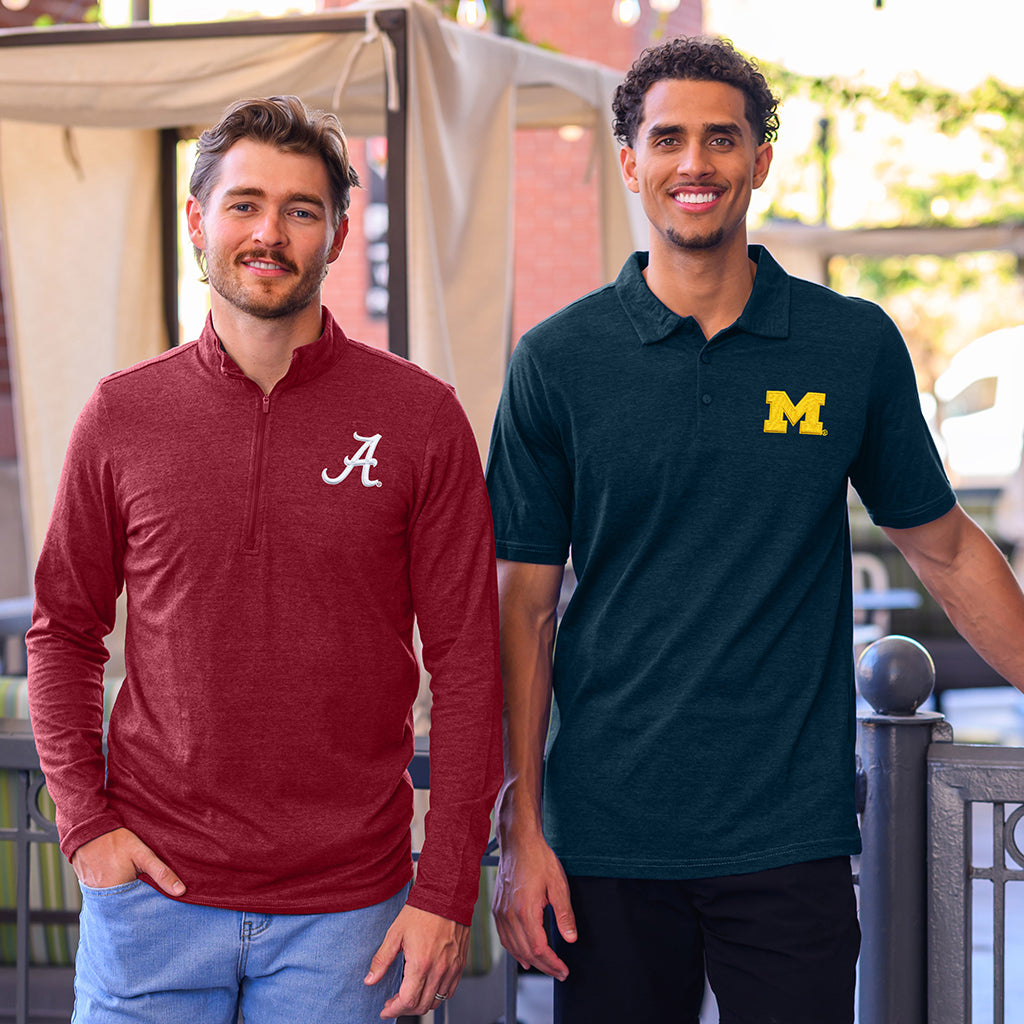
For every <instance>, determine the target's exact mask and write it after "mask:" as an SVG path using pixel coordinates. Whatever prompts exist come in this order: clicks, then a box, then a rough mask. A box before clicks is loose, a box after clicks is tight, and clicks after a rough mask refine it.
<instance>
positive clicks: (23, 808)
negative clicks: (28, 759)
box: [14, 769, 31, 1024]
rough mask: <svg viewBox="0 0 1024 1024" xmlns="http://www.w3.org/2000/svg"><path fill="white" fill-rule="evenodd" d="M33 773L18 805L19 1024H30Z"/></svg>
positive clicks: (22, 776)
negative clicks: (30, 871)
mask: <svg viewBox="0 0 1024 1024" xmlns="http://www.w3.org/2000/svg"><path fill="white" fill-rule="evenodd" d="M29 776H30V772H29V771H28V770H27V769H21V770H19V771H18V773H17V779H18V782H17V790H18V798H17V802H16V804H15V808H16V814H17V818H16V821H17V838H16V839H15V857H16V859H17V871H16V875H15V879H16V881H15V886H16V895H15V904H16V907H17V923H16V924H15V927H14V935H15V939H14V949H15V955H14V962H15V964H16V968H15V970H16V974H17V983H16V989H15V999H14V1022H15V1024H28V959H29V941H28V940H29V924H28V915H29V870H30V865H29V838H28V835H29V827H30V825H31V816H30V814H29V810H28V791H29Z"/></svg>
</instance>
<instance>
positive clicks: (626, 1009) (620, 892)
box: [554, 857, 860, 1024]
mask: <svg viewBox="0 0 1024 1024" xmlns="http://www.w3.org/2000/svg"><path fill="white" fill-rule="evenodd" d="M569 889H570V893H571V896H572V905H573V910H574V912H575V914H576V924H577V929H578V933H579V938H578V940H577V941H576V942H575V943H568V942H565V941H563V940H562V939H561V937H560V936H558V935H557V934H556V935H555V936H554V940H555V949H556V951H557V952H558V955H559V956H560V957H562V959H563V960H564V961H565V962H566V964H567V965H568V967H569V977H568V978H567V979H566V981H564V982H555V1024H639V1022H648V1021H650V1022H658V1024H697V1021H698V1018H699V1015H700V1005H701V999H702V996H703V992H704V973H705V970H706V971H707V976H708V979H709V981H710V982H711V988H712V990H713V991H714V993H715V998H716V999H717V1000H718V1007H719V1013H720V1015H721V1022H722V1024H770V1022H771V1024H775V1022H777V1024H852V1022H853V994H854V984H855V969H856V963H857V954H858V952H859V950H860V926H859V924H858V922H857V905H856V899H855V897H854V892H853V880H852V876H851V872H850V861H849V858H847V857H835V858H831V859H829V860H819V861H811V862H809V863H805V864H794V865H791V866H788V867H783V868H773V869H771V870H769V871H759V872H756V873H753V874H749V875H729V876H726V877H723V878H704V879H690V880H685V881H678V880H651V879H622V878H591V877H587V876H582V875H576V876H573V877H570V879H569Z"/></svg>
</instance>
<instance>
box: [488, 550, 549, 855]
mask: <svg viewBox="0 0 1024 1024" xmlns="http://www.w3.org/2000/svg"><path fill="white" fill-rule="evenodd" d="M561 579H562V568H561V567H560V566H528V565H523V564H520V563H499V566H498V594H499V603H500V607H501V674H502V682H503V686H504V702H503V710H502V725H503V748H504V756H505V780H504V783H503V785H502V788H501V792H500V795H499V797H498V829H499V837H500V838H501V839H502V842H503V844H504V841H505V839H506V838H507V837H508V834H509V832H510V830H512V829H513V828H514V829H515V831H516V832H518V833H520V834H524V835H525V834H537V835H539V834H540V831H541V783H542V775H543V760H544V745H545V743H546V740H547V733H548V724H549V719H550V712H551V690H552V660H551V659H552V652H553V649H554V639H555V622H556V613H557V605H558V593H559V590H560V586H561Z"/></svg>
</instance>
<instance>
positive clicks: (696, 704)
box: [488, 39, 1024, 1024]
mask: <svg viewBox="0 0 1024 1024" xmlns="http://www.w3.org/2000/svg"><path fill="white" fill-rule="evenodd" d="M775 107H776V101H775V99H774V97H773V96H772V94H771V92H770V90H769V88H768V85H767V83H766V82H765V80H764V78H763V77H762V76H761V74H760V73H759V72H758V71H757V70H756V68H755V67H754V66H753V65H752V64H750V63H749V62H747V61H746V60H744V59H743V58H742V57H740V56H739V55H738V54H737V53H736V52H735V51H734V50H733V49H732V48H731V46H729V45H728V44H725V43H722V42H720V41H718V40H707V39H701V40H688V39H676V40H672V41H670V42H668V43H666V44H664V45H662V46H660V47H658V48H656V49H654V50H650V51H647V52H646V53H645V54H644V55H642V56H641V57H640V59H639V60H638V61H637V63H636V64H635V65H634V66H633V68H632V70H631V71H630V73H629V75H628V76H627V78H626V80H625V82H624V83H623V85H622V86H620V88H619V90H618V93H617V94H616V99H615V104H614V111H615V118H616V120H615V131H616V135H617V136H618V138H619V140H620V141H621V142H622V144H623V148H622V173H623V176H624V179H625V182H626V184H627V186H628V187H629V188H630V189H631V190H632V191H634V192H636V193H638V194H639V196H640V200H641V202H642V204H643V208H644V211H645V213H646V215H647V218H648V220H649V224H650V252H649V253H634V254H633V256H631V257H630V258H629V260H627V262H626V265H625V266H624V267H623V269H622V272H621V273H620V274H619V277H618V279H617V280H616V281H615V282H614V283H613V284H611V285H608V286H607V287H605V288H602V289H599V290H598V291H596V292H594V293H592V294H590V295H588V296H586V297H584V298H583V299H581V300H579V301H578V302H576V303H573V304H572V305H570V306H569V307H567V308H566V309H564V310H562V311H561V312H559V313H557V314H556V315H555V316H553V317H551V318H550V319H548V320H546V321H545V322H544V323H542V324H540V325H539V326H538V327H536V328H534V329H533V330H532V331H530V332H528V333H527V334H526V336H525V337H524V338H523V339H522V341H521V342H520V344H519V345H518V347H517V348H516V351H515V353H514V355H513V358H512V362H511V365H510V368H509V374H508V379H507V382H506V386H505V390H504V393H503V396H502V400H501V404H500V407H499V410H498V415H497V419H496V422H495V428H494V434H493V437H492V442H491V453H490V458H489V464H488V484H489V488H490V494H491V501H492V506H493V512H494V522H495V533H496V538H497V553H498V557H499V560H500V561H499V578H500V585H501V596H502V647H503V649H502V668H503V674H504V679H505V691H506V781H505V786H504V788H503V790H502V794H501V797H500V798H499V829H500V836H501V848H502V866H501V869H500V873H499V881H498V889H497V893H496V899H495V912H496V916H497V919H498V927H499V932H500V934H501V936H502V941H503V942H504V943H505V945H506V947H507V948H508V949H509V950H510V951H511V952H512V953H513V955H514V956H516V957H517V958H518V959H519V960H520V962H522V963H523V964H529V965H533V966H536V967H538V968H540V969H541V970H542V971H545V972H546V973H548V974H551V975H553V976H554V977H556V978H557V979H558V980H559V984H557V985H556V995H555V1006H556V1022H558V1024H602V1022H605V1021H607V1022H613V1021H614V1022H621V1021H633V1020H665V1021H686V1022H689V1021H696V1020H697V1016H698V1012H699V1006H700V1001H701V995H702V989H703V979H704V971H705V961H706V967H707V973H708V976H709V978H710V980H711V984H712V987H713V988H714V989H715V992H716V995H717V997H718V1002H719V1007H720V1010H721V1013H722V1020H723V1021H729V1022H744V1024H747V1022H754V1021H758V1022H760V1021H764V1022H767V1021H784V1022H786V1024H800V1022H807V1024H829V1022H833V1021H834V1022H836V1024H840V1022H842V1024H847V1022H850V1021H852V1020H853V991H854V968H855V963H856V958H857V952H858V947H859V938H860V935H859V929H858V926H857V919H856V906H855V900H854V895H853V887H852V881H851V873H850V862H849V857H850V855H851V854H854V853H857V852H858V851H859V848H860V840H859V835H858V830H857V821H856V811H855V805H854V735H855V695H854V687H853V639H852V621H853V615H852V608H851V566H850V533H849V525H848V519H847V504H846V503H847V491H848V485H849V484H850V483H851V482H852V484H853V485H854V487H855V488H856V489H857V491H858V493H859V494H860V496H861V498H862V500H863V501H864V504H865V505H866V507H867V508H868V511H869V512H870V514H871V516H872V518H873V520H874V522H876V523H877V524H878V525H879V526H881V527H883V528H884V529H885V531H886V533H887V534H888V535H889V536H890V537H891V538H892V539H893V541H894V542H895V543H896V544H897V546H898V547H899V548H900V550H901V551H902V552H903V553H904V555H905V556H906V557H907V558H908V560H909V562H910V564H911V565H912V566H913V567H914V569H915V571H916V572H917V573H918V575H919V576H920V577H921V578H922V580H923V581H924V582H925V584H926V586H927V587H928V588H929V590H930V591H931V592H932V593H933V594H935V596H936V597H937V598H938V599H939V601H940V602H941V603H942V604H943V606H944V607H945V608H946V610H947V612H948V613H949V615H950V617H951V619H952V620H953V622H954V623H955V624H956V626H957V627H958V628H959V629H960V630H961V631H962V632H963V633H964V635H965V636H966V637H967V638H968V639H969V640H970V641H971V643H972V644H974V645H975V647H976V648H977V649H978V651H979V652H980V653H981V654H982V655H983V656H985V657H986V658H987V659H988V660H989V661H990V662H991V663H992V664H993V665H994V666H995V667H996V668H997V669H998V670H999V671H1000V672H1001V673H1002V674H1003V675H1004V676H1005V677H1006V678H1008V679H1010V680H1012V681H1014V682H1015V683H1016V684H1017V685H1018V686H1021V687H1022V688H1024V639H1022V638H1024V597H1022V595H1021V592H1020V589H1019V587H1018V586H1017V584H1016V582H1015V580H1014V578H1013V576H1012V574H1011V573H1010V572H1009V569H1008V567H1007V565H1006V562H1005V559H1003V557H1002V555H1000V554H999V552H998V550H997V549H996V548H995V547H994V546H993V545H992V544H991V543H990V542H989V541H988V539H987V538H986V537H985V535H984V534H983V533H982V532H981V531H980V530H979V529H978V528H977V526H975V524H974V523H973V522H971V520H970V519H968V518H967V516H966V515H964V513H963V512H962V511H961V509H960V508H959V506H958V505H957V503H956V498H955V495H954V494H953V491H952V489H951V488H950V486H949V483H948V481H947V479H946V476H945V474H944V472H943V469H942V465H941V462H940V460H939V458H938V456H937V454H936V451H935V448H934V446H933V444H932V442H931V438H930V436H929V432H928V429H927V427H926V425H925V423H924V421H923V419H922V417H921V414H920V407H919V404H918V400H917V391H916V386H915V380H914V373H913V368H912V366H911V362H910V358H909V356H908V354H907V351H906V347H905V346H904V344H903V341H902V339H901V338H900V335H899V333H898V331H897V330H896V328H895V326H894V325H893V324H892V322H891V321H890V320H889V318H888V317H887V316H886V315H885V314H884V313H883V312H882V311H881V310H880V309H879V308H878V307H877V306H874V305H872V304H870V303H867V302H864V301H861V300H857V299H850V298H845V297H842V296H839V295H836V294H835V293H834V292H831V291H829V290H828V289H826V288H822V287H820V286H818V285H813V284H810V283H808V282H806V281H801V280H798V279H795V278H791V277H789V275H787V274H786V273H785V272H784V271H783V270H782V269H781V268H780V267H779V265H778V264H777V263H776V262H775V261H774V260H773V259H772V257H771V255H770V254H769V253H768V252H767V251H766V250H765V249H763V248H761V247H759V246H748V244H747V238H746V223H745V218H746V213H747V208H748V205H749V202H750V196H751V191H752V190H753V189H754V188H757V187H759V186H760V185H761V184H762V182H763V181H764V180H765V178H766V176H767V174H768V170H769V166H770V163H771V156H772V146H771V142H772V140H773V139H774V137H775V132H776V129H777V128H778V120H777V118H776V114H775ZM570 553H571V557H572V563H573V568H574V570H575V573H576V576H577V578H578V586H577V588H576V591H575V593H574V595H573V597H572V599H571V601H570V603H569V606H568V608H567V610H566V612H565V616H564V618H563V621H562V624H561V626H560V628H559V632H558V644H557V647H555V646H554V630H555V611H556V606H557V602H558V597H559V590H560V584H561V581H562V575H563V567H564V565H565V562H566V559H567V557H568V556H569V555H570ZM552 690H553V692H554V705H555V712H554V721H553V724H552V727H551V730H550V741H549V748H550V749H549V752H548V757H547V768H546V774H545V775H544V802H543V816H542V812H541V795H540V794H541V775H542V768H541V762H542V752H543V750H544V746H545V740H546V737H547V736H548V713H549V708H550V705H551V695H552ZM542 818H543V820H542ZM547 905H550V906H551V908H552V911H553V915H554V919H555V922H556V924H557V929H556V934H555V935H554V938H553V940H552V941H553V947H552V946H549V944H548V939H547V937H546V935H545V933H544V930H543V926H542V911H543V909H544V907H545V906H547Z"/></svg>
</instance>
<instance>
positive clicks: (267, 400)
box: [263, 395, 270, 412]
mask: <svg viewBox="0 0 1024 1024" xmlns="http://www.w3.org/2000/svg"><path fill="white" fill-rule="evenodd" d="M263 411H264V412H270V395H264V396H263Z"/></svg>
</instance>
